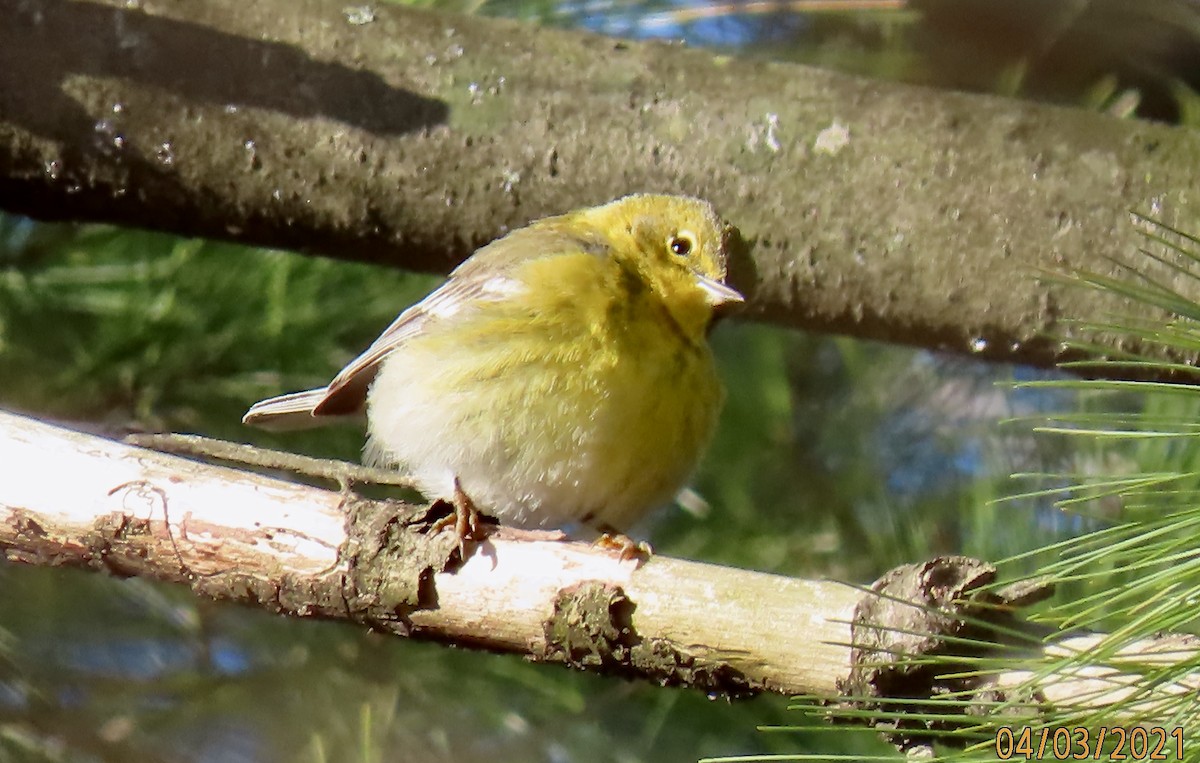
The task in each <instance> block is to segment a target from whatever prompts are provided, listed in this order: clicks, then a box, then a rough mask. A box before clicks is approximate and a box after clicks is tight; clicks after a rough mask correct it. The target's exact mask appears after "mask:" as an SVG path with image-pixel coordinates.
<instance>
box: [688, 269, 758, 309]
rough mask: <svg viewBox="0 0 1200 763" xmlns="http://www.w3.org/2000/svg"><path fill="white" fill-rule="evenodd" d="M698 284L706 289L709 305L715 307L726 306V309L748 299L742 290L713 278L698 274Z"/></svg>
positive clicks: (705, 294) (705, 293)
mask: <svg viewBox="0 0 1200 763" xmlns="http://www.w3.org/2000/svg"><path fill="white" fill-rule="evenodd" d="M696 285H697V286H699V287H700V288H701V289H703V290H704V296H705V298H706V299H707V300H708V304H709V306H710V307H712V308H713V309H717V308H721V307H725V309H730V308H736V307H738V306H740V305H741V304H742V303H743V302H745V301H746V298H745V297H743V296H742V293H741V292H740V291H738V290H737V289H733V288H730V287H729V286H726V285H725V284H723V283H721V282H720V281H717V280H714V279H712V278H707V277H705V276H702V275H697V276H696Z"/></svg>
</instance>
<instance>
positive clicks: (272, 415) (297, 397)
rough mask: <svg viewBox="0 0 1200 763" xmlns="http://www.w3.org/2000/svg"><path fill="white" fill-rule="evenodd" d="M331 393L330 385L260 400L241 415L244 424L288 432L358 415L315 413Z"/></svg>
mask: <svg viewBox="0 0 1200 763" xmlns="http://www.w3.org/2000/svg"><path fill="white" fill-rule="evenodd" d="M328 394H329V388H328V387H318V388H316V389H306V390H304V391H303V392H292V393H289V394H287V395H280V396H279V397H271V398H267V399H266V400H260V401H258V402H257V403H255V404H254V405H252V406H250V410H248V411H246V415H245V416H242V423H243V424H249V425H250V426H254V427H259V428H261V429H268V430H271V431H273V432H288V431H294V430H297V429H313V428H315V427H321V426H325V425H326V424H332V423H334V422H335V421H341V420H344V419H347V418H355V416H354V415H348V416H329V415H318V414H316V413H315V412H314V411H315V409H316V407H317V406H318V405H320V403H321V401H323V400H324V399H325V398H326V396H327V395H328Z"/></svg>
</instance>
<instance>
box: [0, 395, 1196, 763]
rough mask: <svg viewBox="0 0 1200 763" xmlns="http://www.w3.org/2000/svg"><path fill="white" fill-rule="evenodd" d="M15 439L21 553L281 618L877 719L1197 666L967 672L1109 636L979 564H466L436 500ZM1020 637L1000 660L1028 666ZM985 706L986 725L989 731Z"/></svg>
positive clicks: (1163, 697) (1086, 692)
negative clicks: (966, 652) (829, 702)
mask: <svg viewBox="0 0 1200 763" xmlns="http://www.w3.org/2000/svg"><path fill="white" fill-rule="evenodd" d="M0 435H2V436H0V463H3V464H4V465H5V469H6V472H5V473H6V478H5V479H4V480H2V481H0V550H3V551H4V554H5V556H6V557H7V558H8V559H9V560H10V561H16V562H25V563H30V564H47V565H69V566H76V567H84V568H89V569H94V570H99V571H105V572H109V573H112V574H116V575H137V576H143V577H149V578H155V579H159V580H165V581H170V582H176V583H182V584H185V585H188V586H190V587H191V588H192V589H193V590H194V591H195V592H196V593H197V594H200V595H203V596H209V597H213V598H216V599H226V600H232V601H238V602H242V603H245V604H249V605H252V606H258V607H263V608H265V609H268V610H270V611H273V612H277V613H280V614H286V615H291V616H296V617H322V618H328V619H336V620H346V621H350V622H355V623H360V624H364V625H367V626H370V627H372V628H377V629H380V630H384V631H387V632H391V633H394V634H397V635H404V636H411V637H415V638H424V639H435V640H439V641H446V642H451V643H455V644H460V645H464V646H471V647H478V648H484V649H491V650H497V651H504V652H513V653H517V654H521V655H524V656H525V657H527V658H529V659H533V660H536V661H541V662H557V663H561V664H566V665H570V666H573V667H576V668H580V669H586V670H594V671H597V672H602V673H609V674H616V675H623V676H626V677H631V678H638V679H642V680H650V681H654V682H656V683H660V684H663V685H683V686H690V687H694V688H698V689H701V690H703V691H706V692H712V693H721V694H728V695H735V696H737V695H743V694H747V693H753V692H757V691H772V692H779V693H784V694H808V695H818V696H823V697H829V698H835V697H838V696H846V697H848V698H849V699H850V701H853V702H856V703H859V705H858V706H861V707H867V708H874V707H883V708H887V707H889V704H888V703H889V700H890V699H892V698H901V699H906V700H913V699H917V698H922V697H938V696H943V697H944V696H946V694H947V693H948V692H952V693H953V694H954V695H955V696H959V697H963V698H964V699H966V700H970V699H971V698H973V697H977V698H978V703H977V705H978V707H983V708H985V709H986V708H987V707H989V706H992V705H996V704H997V697H998V696H999V697H1001V698H1003V697H1005V696H1009V697H1010V699H1011V696H1012V695H1013V694H1014V693H1019V692H1028V691H1030V690H1029V688H1028V687H1029V682H1030V681H1033V682H1034V684H1033V685H1034V686H1035V687H1036V693H1037V695H1038V696H1039V697H1041V699H1040V700H1038V702H1041V703H1046V702H1049V703H1051V704H1052V705H1057V704H1059V703H1063V704H1067V703H1071V702H1075V703H1076V704H1079V703H1081V702H1082V703H1084V704H1085V705H1087V706H1100V705H1106V704H1110V703H1118V702H1122V701H1125V700H1126V699H1127V697H1128V696H1129V695H1130V692H1132V691H1133V690H1134V689H1133V687H1135V686H1136V685H1137V683H1136V682H1137V680H1138V677H1139V676H1141V675H1142V673H1141V672H1139V666H1145V665H1152V666H1155V667H1157V668H1163V667H1164V666H1170V665H1172V664H1175V663H1181V664H1182V663H1183V662H1184V661H1186V660H1194V659H1195V656H1196V653H1197V650H1198V648H1200V647H1198V646H1197V643H1196V640H1195V639H1190V638H1186V637H1178V636H1176V637H1171V636H1164V637H1163V639H1160V640H1153V641H1147V642H1144V643H1140V644H1138V645H1133V646H1131V647H1130V648H1129V649H1127V650H1126V651H1124V652H1122V653H1121V654H1120V655H1118V656H1117V659H1115V660H1110V661H1109V662H1106V663H1104V664H1102V665H1097V666H1096V667H1095V668H1094V669H1084V670H1081V669H1079V668H1067V669H1061V670H1057V671H1055V670H1048V671H1046V672H1045V673H1043V674H1040V675H1035V674H1033V673H1031V672H1030V670H1029V668H1028V667H1027V666H1028V665H1029V663H1028V662H1025V663H1022V662H1020V661H1018V662H1016V663H1015V664H1016V667H1014V668H1013V669H1010V670H999V671H991V672H984V673H979V672H978V671H966V672H965V673H964V670H959V669H955V668H954V666H955V664H956V663H955V662H954V655H955V654H956V652H955V651H954V649H956V648H961V647H959V646H956V645H961V644H962V643H963V642H969V643H971V644H973V646H972V647H971V651H970V655H972V656H973V657H976V658H977V657H979V656H980V655H981V654H983V653H984V652H985V651H986V650H987V648H988V644H989V642H990V641H992V640H994V641H995V642H996V643H998V644H999V643H1001V642H1003V641H1004V640H1005V639H1009V640H1011V638H1012V637H1013V636H1014V634H1018V633H1021V632H1025V633H1026V634H1027V636H1026V637H1025V638H1024V639H1022V640H1021V641H1020V643H1022V644H1024V651H1025V652H1027V653H1028V656H1031V657H1032V658H1034V659H1036V658H1037V656H1038V654H1039V653H1040V650H1044V655H1043V657H1044V658H1045V659H1049V660H1053V659H1057V658H1060V657H1061V656H1062V655H1063V654H1066V653H1069V652H1072V651H1078V650H1081V649H1088V648H1091V647H1092V646H1094V645H1095V644H1096V643H1097V642H1098V640H1099V639H1101V638H1102V637H1100V636H1098V635H1078V634H1076V635H1072V636H1071V637H1070V638H1063V639H1059V640H1057V641H1055V642H1048V643H1047V644H1046V645H1045V646H1044V647H1040V648H1039V647H1038V644H1040V643H1041V641H1040V635H1041V634H1042V632H1041V631H1039V630H1037V629H1035V628H1034V627H1033V626H1031V625H1029V624H1028V623H1024V622H1022V621H1020V620H1018V619H1017V617H1016V616H1015V611H1016V610H1017V609H1018V608H1020V607H1022V606H1025V605H1027V604H1028V603H1030V602H1032V601H1034V600H1035V599H1037V597H1038V596H1037V594H1036V592H1035V593H1031V592H1030V591H1029V590H1013V591H1010V592H1006V591H1005V590H1001V591H999V592H993V591H992V590H991V589H990V588H989V587H988V584H989V583H991V581H992V579H993V576H994V573H995V571H994V569H992V568H991V567H990V566H989V565H986V564H984V563H982V562H978V561H976V560H971V559H966V558H963V557H946V558H940V559H936V560H932V561H929V562H925V563H922V564H915V565H907V566H905V567H901V568H897V569H896V570H893V571H892V572H890V573H888V574H887V575H885V576H884V577H883V578H881V579H880V580H879V581H878V582H877V583H876V584H875V585H874V586H873V588H872V589H871V591H870V592H868V591H865V590H859V589H857V588H855V587H852V586H848V585H845V584H841V583H835V582H828V581H806V580H797V579H793V578H786V577H780V576H777V575H768V574H763V573H758V572H749V571H744V570H737V569H731V568H726V567H719V566H716V565H711V564H700V563H696V562H688V561H683V560H679V559H671V558H669V557H665V556H661V555H656V556H654V557H652V558H651V559H650V560H649V561H647V562H645V563H644V564H639V563H638V562H637V561H635V560H624V561H622V560H621V559H619V558H618V557H617V556H616V555H614V554H612V553H610V552H608V551H604V550H601V549H598V548H596V547H594V546H592V545H588V544H585V543H579V542H570V541H566V540H563V539H561V538H560V537H548V536H551V535H552V534H548V533H530V532H520V531H514V530H510V529H504V528H499V529H496V530H494V531H493V532H492V534H491V535H490V537H488V538H487V539H486V540H484V541H482V542H480V543H477V544H468V550H467V555H466V559H465V560H463V559H461V558H460V556H461V550H460V548H459V544H458V539H457V536H455V535H454V534H453V533H450V532H437V533H432V532H430V528H431V526H432V525H433V524H434V522H435V521H436V520H437V519H438V518H439V517H440V516H441V513H440V509H439V507H438V506H437V505H436V504H435V505H433V506H414V505H410V504H403V503H399V502H396V501H373V500H368V499H365V498H361V497H359V496H357V495H354V494H352V493H350V492H349V491H344V492H342V493H338V492H332V491H329V490H324V489H320V488H317V487H311V486H306V485H298V484H295V483H292V482H285V481H282V480H279V479H274V478H270V477H266V476H263V475H259V474H253V473H248V472H244V471H240V470H236V469H232V468H228V467H222V466H213V465H210V464H204V463H199V462H196V461H191V460H187V459H183V458H180V457H178V456H173V455H169V454H165V453H159V452H157V451H151V450H146V449H143V448H138V447H133V446H130V445H125V444H122V443H116V442H112V441H110V440H105V439H101V438H98V437H95V436H92V435H87V434H82V433H79V432H72V431H69V430H65V429H62V428H59V427H55V426H51V425H49V424H45V423H40V422H37V421H35V420H33V419H29V418H25V417H21V416H17V415H14V414H10V413H4V412H0ZM63 475H67V477H66V478H64V477H63ZM1039 590H1040V589H1039ZM1008 647H1009V648H1008V650H1007V651H1005V650H1000V651H998V652H997V654H998V655H999V656H1000V657H1004V656H1012V655H1013V652H1012V649H1011V647H1012V644H1011V643H1009V644H1008ZM981 650H983V651H981ZM931 655H933V656H936V655H941V658H940V659H942V662H932V663H931V662H930V656H931ZM1114 665H1115V667H1114ZM1125 666H1128V667H1125ZM947 673H949V674H951V675H949V676H948V677H947V675H946V674H947ZM964 675H966V676H967V677H966V678H964V677H963V676H964ZM1023 682H1024V683H1023ZM1198 686H1200V678H1198V677H1196V676H1194V674H1192V677H1191V678H1189V679H1187V680H1183V681H1176V682H1172V683H1166V684H1164V685H1162V686H1156V687H1152V689H1151V690H1150V692H1149V694H1147V695H1144V696H1145V700H1144V701H1143V702H1141V704H1139V708H1142V709H1145V708H1146V707H1150V709H1151V710H1152V709H1153V708H1154V707H1155V706H1156V705H1155V704H1154V703H1166V702H1169V701H1171V700H1172V699H1173V698H1178V697H1179V696H1181V695H1189V696H1190V694H1189V693H1191V694H1194V692H1195V691H1196V690H1197V687H1198ZM1022 687H1024V688H1022ZM1018 695H1019V696H1023V695H1020V694H1018ZM1139 696H1143V695H1139ZM989 703H990V704H989ZM1147 703H1149V705H1147ZM962 704H963V705H964V706H966V705H970V704H973V703H971V702H966V701H964V702H963V703H962ZM912 711H913V712H918V713H919V712H920V707H919V706H913V707H912ZM942 712H945V711H942ZM962 712H963V713H964V714H966V715H968V716H969V715H970V713H971V712H972V710H971V709H970V708H969V707H964V709H963V710H962ZM974 712H976V716H975V719H974V721H973V722H978V721H980V720H982V719H981V718H979V717H978V716H979V711H978V710H976V711H974ZM917 718H918V719H917V720H916V721H915V722H914V723H912V724H908V723H904V724H900V725H896V724H891V725H890V726H889V728H890V731H889V734H890V735H891V736H893V738H897V739H900V738H901V737H902V740H901V741H899V742H898V743H901V744H904V745H906V746H911V745H912V744H918V743H920V742H921V740H922V739H924V738H925V737H924V736H923V734H925V733H926V732H928V731H929V730H930V729H929V728H928V727H927V725H926V724H925V721H924V720H922V718H923V716H920V715H918V716H917Z"/></svg>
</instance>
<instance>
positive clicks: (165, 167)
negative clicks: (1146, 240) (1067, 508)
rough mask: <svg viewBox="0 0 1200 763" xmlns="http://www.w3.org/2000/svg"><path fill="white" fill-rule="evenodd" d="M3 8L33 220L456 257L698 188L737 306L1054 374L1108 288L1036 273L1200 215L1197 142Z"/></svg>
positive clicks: (802, 91)
mask: <svg viewBox="0 0 1200 763" xmlns="http://www.w3.org/2000/svg"><path fill="white" fill-rule="evenodd" d="M0 14H3V17H4V18H5V19H6V21H5V23H4V24H3V25H0V206H2V207H4V208H6V209H10V210H14V211H18V212H22V213H25V214H28V215H31V216H34V217H38V218H43V219H87V220H103V221H109V222H116V223H122V224H128V225H136V226H141V227H146V228H157V229H162V230H168V231H172V232H175V233H181V234H186V235H201V236H208V237H215V238H229V239H234V240H239V241H246V242H252V243H257V244H264V245H269V246H276V247H287V248H295V249H302V250H306V251H313V252H320V253H322V254H328V255H333V256H341V257H353V258H358V259H363V260H367V261H373V262H381V263H388V264H392V265H397V266H403V267H409V268H418V269H429V270H445V269H447V268H448V267H450V265H451V264H452V263H454V262H456V261H458V260H460V259H461V258H463V257H464V256H466V255H467V254H469V253H470V252H471V251H472V250H473V249H474V248H475V247H477V246H478V245H480V244H482V243H484V242H485V241H487V240H489V239H490V238H492V237H494V236H496V235H497V234H499V233H501V232H503V231H504V230H505V229H506V228H509V227H512V226H517V225H523V224H524V223H526V222H527V221H528V220H529V219H531V218H534V217H538V216H541V215H545V214H548V213H554V212H560V211H562V210H564V209H566V208H570V207H576V206H581V205H585V204H593V203H597V202H600V201H604V200H607V199H609V198H612V197H615V196H618V195H621V194H625V193H629V192H632V191H672V192H687V193H693V194H697V195H701V196H705V197H708V198H710V199H712V200H713V201H714V202H716V203H717V204H718V206H719V207H720V208H721V209H722V210H723V211H724V212H725V213H726V214H727V216H729V217H730V219H732V220H733V221H734V222H736V223H737V224H738V225H739V226H740V227H741V228H742V229H743V231H744V232H745V233H746V234H747V236H748V237H749V238H750V239H752V240H753V241H754V243H755V246H754V250H753V255H752V259H751V260H750V261H746V262H740V263H737V267H736V269H735V272H734V273H733V279H734V281H735V282H736V283H737V285H738V286H739V287H741V288H743V289H744V290H745V291H747V292H748V293H750V294H751V295H752V300H751V302H752V315H753V316H754V317H757V318H759V319H763V320H769V321H774V322H778V323H781V324H785V325H791V326H798V327H803V328H808V329H815V330H819V331H829V332H838V333H847V334H853V335H856V336H860V337H867V338H874V339H883V340H887V341H894V342H902V343H908V344H914V345H919V346H924V347H931V348H944V349H948V350H954V351H959V352H974V353H975V354H977V355H979V356H981V357H987V358H993V359H998V360H1013V361H1020V362H1025V363H1033V364H1043V365H1044V364H1049V363H1052V362H1053V361H1055V360H1056V359H1057V358H1058V357H1060V353H1061V350H1060V348H1059V346H1058V344H1057V342H1056V340H1055V339H1054V338H1053V337H1054V336H1055V335H1056V334H1057V335H1062V334H1065V333H1068V330H1067V329H1066V328H1065V327H1064V326H1062V325H1060V324H1059V321H1060V320H1061V319H1062V318H1072V319H1089V318H1090V319H1094V320H1095V319H1102V318H1106V317H1107V316H1108V314H1109V312H1110V310H1111V308H1112V307H1113V305H1112V304H1110V301H1109V300H1103V299H1100V298H1099V297H1098V296H1097V295H1096V294H1095V293H1094V292H1091V291H1088V290H1079V289H1074V290H1073V289H1065V288H1063V287H1061V286H1059V285H1053V284H1046V283H1039V282H1038V281H1037V280H1036V277H1035V276H1036V274H1037V273H1039V272H1043V271H1058V272H1061V271H1064V270H1066V271H1069V270H1071V269H1086V270H1095V271H1099V272H1104V273H1111V272H1113V268H1112V266H1111V264H1110V262H1109V260H1108V259H1107V258H1117V259H1121V258H1124V257H1127V256H1129V255H1131V254H1132V253H1133V252H1135V251H1136V249H1137V247H1138V246H1139V245H1140V244H1142V243H1143V241H1142V239H1140V238H1139V236H1138V235H1137V232H1136V229H1135V226H1134V225H1131V224H1130V221H1129V214H1128V213H1129V211H1130V210H1139V211H1144V212H1153V213H1154V214H1156V215H1157V216H1160V217H1162V218H1163V219H1164V220H1165V221H1167V222H1169V223H1172V224H1176V223H1178V224H1182V225H1184V226H1186V227H1192V228H1194V227H1195V224H1196V221H1197V220H1198V219H1200V214H1197V213H1198V211H1200V195H1198V194H1195V193H1192V192H1191V191H1192V188H1193V185H1194V178H1193V172H1192V169H1193V168H1194V167H1195V166H1197V165H1198V164H1200V134H1198V133H1196V132H1195V131H1192V130H1182V129H1174V128H1170V127H1166V126H1162V125H1155V124H1148V123H1144V122H1137V121H1119V120H1115V119H1110V118H1107V117H1104V116H1101V115H1095V114H1088V113H1082V112H1078V111H1071V110H1066V109H1059V108H1053V107H1048V106H1041V105H1034V104H1028V103H1020V102H1015V101H1011V100H1005V99H1000V98H993V97H984V96H975V95H965V94H958V93H949V92H937V91H932V90H927V89H921V88H914V87H905V86H900V85H891V84H885V83H878V82H871V81H867V80H863V79H859V78H854V77H849V76H844V75H840V74H835V73H830V72H824V71H820V70H815V69H810V68H804V67H799V66H794V65H787V64H768V63H762V62H754V61H742V60H737V59H730V58H728V57H726V56H718V55H713V54H712V53H710V52H705V51H699V50H687V49H683V48H680V47H678V46H670V45H663V44H656V43H634V42H618V41H615V40H611V39H607V38H603V37H598V36H594V35H587V34H578V33H571V32H564V31H559V30H552V29H537V28H533V27H531V26H529V25H523V24H518V23H513V22H508V21H499V20H490V19H481V18H465V17H455V16H449V15H439V14H435V13H430V12H426V11H421V10H417V9H412V8H402V7H397V6H392V5H386V4H385V5H379V6H377V7H374V8H373V10H372V16H371V20H370V21H369V23H352V21H351V20H350V18H348V15H347V12H346V11H345V9H344V2H343V1H342V0H307V1H306V2H302V3H297V2H293V0H262V2H255V3H241V2H236V1H235V0H213V1H212V2H206V3H186V2H171V1H168V0H145V1H144V2H140V3H138V4H137V7H130V4H129V3H127V2H126V0H92V1H76V0H70V1H68V0H19V1H18V0H0ZM364 20H365V19H364V18H357V19H355V21H358V22H361V21H364ZM1156 276H1160V277H1161V280H1163V281H1164V282H1166V283H1167V284H1170V285H1175V286H1178V287H1180V288H1181V290H1182V291H1184V292H1185V293H1189V291H1191V290H1194V286H1189V285H1187V282H1188V279H1187V278H1186V277H1182V276H1180V275H1179V274H1177V273H1174V272H1171V271H1170V270H1169V269H1167V268H1163V269H1162V271H1161V273H1156ZM1126 307H1128V309H1129V310H1130V311H1132V312H1133V313H1134V314H1135V315H1141V316H1143V317H1145V316H1155V315H1156V314H1155V313H1152V312H1150V311H1151V308H1148V307H1145V306H1126ZM1102 342H1105V343H1107V346H1110V347H1119V346H1121V345H1120V342H1119V340H1117V339H1115V338H1113V337H1108V338H1106V339H1103V340H1102ZM1126 348H1127V349H1132V348H1133V345H1126Z"/></svg>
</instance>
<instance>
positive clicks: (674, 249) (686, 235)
mask: <svg viewBox="0 0 1200 763" xmlns="http://www.w3.org/2000/svg"><path fill="white" fill-rule="evenodd" d="M667 248H668V249H670V250H671V253H672V254H677V255H679V256H680V257H687V256H688V255H689V254H691V253H692V250H693V249H695V248H696V237H695V235H694V234H693V233H692V232H691V231H686V230H681V231H679V232H678V233H676V234H675V235H673V236H671V237H670V238H669V239H667Z"/></svg>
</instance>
